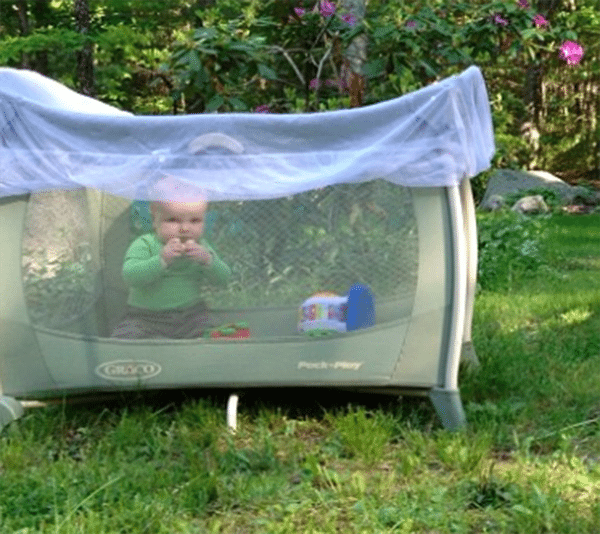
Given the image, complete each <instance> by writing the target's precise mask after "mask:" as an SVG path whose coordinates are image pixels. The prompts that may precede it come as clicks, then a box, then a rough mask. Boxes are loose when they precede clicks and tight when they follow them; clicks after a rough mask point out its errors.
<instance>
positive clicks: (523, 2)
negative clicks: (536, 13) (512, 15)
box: [517, 0, 529, 9]
mask: <svg viewBox="0 0 600 534" xmlns="http://www.w3.org/2000/svg"><path fill="white" fill-rule="evenodd" d="M517 5H518V6H519V7H522V8H523V9H529V2H528V1H527V0H519V1H518V2H517Z"/></svg>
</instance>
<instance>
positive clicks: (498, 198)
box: [479, 195, 505, 211]
mask: <svg viewBox="0 0 600 534" xmlns="http://www.w3.org/2000/svg"><path fill="white" fill-rule="evenodd" d="M504 204H505V202H504V197H503V196H502V195H490V196H489V197H488V199H487V200H485V199H484V200H483V201H482V202H481V205H480V206H479V207H480V208H481V209H484V210H489V211H498V210H501V209H502V208H503V207H504Z"/></svg>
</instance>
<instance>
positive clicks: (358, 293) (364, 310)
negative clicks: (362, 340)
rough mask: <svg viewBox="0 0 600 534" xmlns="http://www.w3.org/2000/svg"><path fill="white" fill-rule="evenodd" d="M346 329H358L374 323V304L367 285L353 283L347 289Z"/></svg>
mask: <svg viewBox="0 0 600 534" xmlns="http://www.w3.org/2000/svg"><path fill="white" fill-rule="evenodd" d="M347 310H348V311H347V313H346V330H347V331H351V330H358V329H359V328H367V327H368V326H373V325H374V324H375V304H374V298H373V292H372V291H371V289H370V288H369V286H366V285H363V284H354V285H353V286H352V287H351V288H350V291H348V303H347Z"/></svg>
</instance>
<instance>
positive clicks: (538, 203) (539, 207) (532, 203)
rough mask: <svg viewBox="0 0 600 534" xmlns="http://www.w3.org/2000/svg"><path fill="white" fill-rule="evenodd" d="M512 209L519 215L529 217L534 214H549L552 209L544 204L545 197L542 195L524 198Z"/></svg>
mask: <svg viewBox="0 0 600 534" xmlns="http://www.w3.org/2000/svg"><path fill="white" fill-rule="evenodd" d="M510 209H511V210H513V211H516V212H517V213H522V214H523V215H529V214H533V213H548V212H549V211H550V208H549V207H548V205H547V204H546V203H545V202H544V197H543V196H542V195H531V196H528V197H523V198H521V199H520V200H517V202H515V204H514V206H513V207H512V208H510Z"/></svg>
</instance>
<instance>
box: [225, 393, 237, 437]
mask: <svg viewBox="0 0 600 534" xmlns="http://www.w3.org/2000/svg"><path fill="white" fill-rule="evenodd" d="M239 400H240V396H239V395H238V394H237V393H232V394H231V395H229V400H228V401H227V427H228V428H229V430H231V431H232V432H235V431H236V430H237V407H238V401H239Z"/></svg>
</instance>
